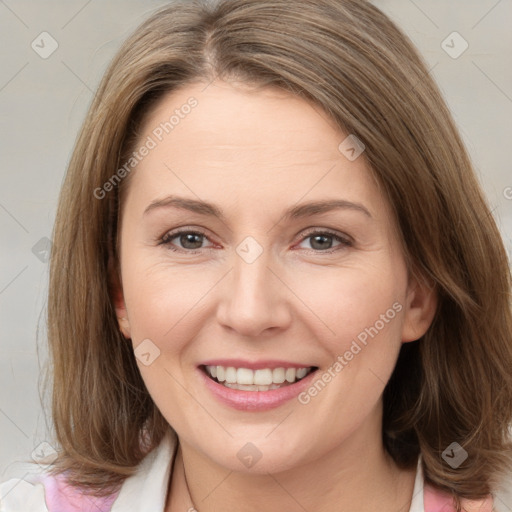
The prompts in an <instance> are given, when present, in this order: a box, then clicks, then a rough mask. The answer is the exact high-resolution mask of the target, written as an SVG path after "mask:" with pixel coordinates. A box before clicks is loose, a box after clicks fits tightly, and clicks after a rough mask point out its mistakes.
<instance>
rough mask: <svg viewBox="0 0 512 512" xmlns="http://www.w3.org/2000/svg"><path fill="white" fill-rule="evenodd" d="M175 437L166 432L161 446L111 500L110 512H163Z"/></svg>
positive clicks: (147, 457) (150, 454)
mask: <svg viewBox="0 0 512 512" xmlns="http://www.w3.org/2000/svg"><path fill="white" fill-rule="evenodd" d="M177 446H178V444H177V437H176V434H174V432H171V431H169V432H168V433H167V435H166V436H165V437H164V438H163V439H162V442H161V443H160V445H159V446H158V447H157V448H155V449H154V450H153V451H152V452H151V453H149V454H148V455H147V456H146V457H145V458H144V460H143V461H142V462H141V463H140V465H139V466H138V468H137V472H136V473H135V474H134V475H132V476H130V477H128V478H127V479H126V480H125V481H124V482H123V485H122V487H121V490H120V492H119V495H118V497H117V498H116V500H115V501H114V504H113V506H112V510H111V512H126V511H128V510H137V511H138V512H164V511H165V500H166V498H167V489H168V486H169V477H170V471H171V466H172V463H173V461H174V456H175V455H176V448H177Z"/></svg>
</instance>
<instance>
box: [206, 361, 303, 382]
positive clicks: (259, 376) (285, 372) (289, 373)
mask: <svg viewBox="0 0 512 512" xmlns="http://www.w3.org/2000/svg"><path fill="white" fill-rule="evenodd" d="M206 371H207V373H208V374H209V375H211V376H212V377H216V378H217V380H218V381H219V382H224V381H226V382H228V383H230V384H247V385H251V384H255V385H257V386H270V385H271V384H282V383H283V382H284V381H285V380H286V381H288V382H295V381H296V380H297V379H302V378H303V377H305V376H306V375H307V374H308V373H309V372H310V371H311V368H274V369H273V370H271V369H270V368H262V369H261V370H251V369H249V368H234V367H233V366H228V367H224V366H206Z"/></svg>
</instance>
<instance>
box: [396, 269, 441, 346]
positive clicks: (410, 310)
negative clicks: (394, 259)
mask: <svg viewBox="0 0 512 512" xmlns="http://www.w3.org/2000/svg"><path fill="white" fill-rule="evenodd" d="M437 302H438V300H437V292H436V289H435V286H434V285H433V284H432V283H429V282H428V281H427V280H426V279H422V278H416V277H412V276H409V284H408V286H407V296H406V301H405V313H404V323H403V325H402V342H403V343H406V342H409V341H416V340H418V339H420V338H421V337H422V336H423V335H424V334H425V333H426V332H427V330H428V328H429V327H430V325H431V324H432V321H433V319H434V316H435V313H436V309H437Z"/></svg>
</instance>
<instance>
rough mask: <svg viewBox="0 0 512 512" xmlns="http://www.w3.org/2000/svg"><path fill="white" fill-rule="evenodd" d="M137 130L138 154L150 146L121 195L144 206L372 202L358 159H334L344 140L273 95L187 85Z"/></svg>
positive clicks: (319, 115) (317, 111)
mask: <svg viewBox="0 0 512 512" xmlns="http://www.w3.org/2000/svg"><path fill="white" fill-rule="evenodd" d="M191 105H193V106H192V107H191ZM141 128H142V129H141V131H140V138H139V143H138V146H141V145H142V144H144V143H145V142H146V141H150V140H151V141H152V142H151V144H150V145H151V147H152V148H151V150H150V151H149V152H147V155H146V156H145V157H144V158H142V159H141V160H140V162H139V163H138V164H137V167H136V172H135V173H134V176H133V183H132V186H131V187H130V189H131V190H130V193H129V194H136V195H137V196H140V197H144V200H145V201H146V202H147V201H149V200H151V199H154V198H155V197H158V196H161V195H162V194H164V193H175V192H185V193H187V194H188V195H189V196H190V195H195V196H197V197H201V198H211V199H212V200H213V201H217V200H218V201H221V202H225V201H226V199H227V200H228V201H229V200H231V201H236V200H237V198H241V200H244V201H246V202H247V204H249V203H250V202H252V203H253V204H254V205H255V206H257V205H258V203H259V206H260V207H261V201H270V202H272V203H279V202H281V203H282V202H283V201H284V200H285V201H286V202H287V203H294V202H297V201H299V200H300V199H301V197H305V196H307V199H309V200H313V199H316V198H319V197H323V196H325V194H326V193H329V194H330V196H331V197H332V196H333V195H336V193H340V194H343V195H344V196H353V197H352V198H353V199H355V200H366V201H367V202H370V203H375V202H376V201H377V200H378V197H377V196H378V194H377V190H376V186H375V182H374V181H373V177H372V176H371V174H370V173H369V172H368V169H367V168H366V164H365V161H364V158H358V159H356V160H355V161H350V160H348V159H347V158H346V157H345V156H344V155H343V154H342V153H341V152H340V149H339V145H340V143H342V141H343V140H344V139H345V138H346V137H347V134H344V133H343V132H342V131H341V130H340V129H338V128H337V127H336V126H335V124H334V122H333V121H332V120H331V119H330V118H329V117H328V116H327V115H326V113H325V112H324V111H323V110H322V109H321V108H320V107H318V106H317V105H314V104H312V103H311V102H308V101H306V100H304V99H302V98H300V97H297V96H294V95H292V94H290V93H288V92H286V91H283V90H281V89H277V88H265V89H255V88H254V87H249V86H247V85H243V84H233V83H226V82H218V81H217V82H213V83H212V84H209V85H208V84H205V83H196V84H189V85H187V86H185V87H183V88H181V89H180V90H177V91H173V92H171V93H168V94H167V95H166V96H164V97H163V98H162V99H161V100H160V101H159V102H158V104H157V105H156V106H155V107H154V108H153V109H152V110H151V112H148V114H147V115H146V118H145V120H144V123H143V125H142V127H141ZM370 207H372V205H370Z"/></svg>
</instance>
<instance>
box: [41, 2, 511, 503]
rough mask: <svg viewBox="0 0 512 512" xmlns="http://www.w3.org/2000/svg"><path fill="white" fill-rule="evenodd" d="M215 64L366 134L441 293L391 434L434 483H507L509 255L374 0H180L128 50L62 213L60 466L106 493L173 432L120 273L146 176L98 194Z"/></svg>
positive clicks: (399, 373) (80, 145) (399, 392)
mask: <svg viewBox="0 0 512 512" xmlns="http://www.w3.org/2000/svg"><path fill="white" fill-rule="evenodd" d="M216 78H219V79H223V80H233V79H236V80H239V81H242V82H244V83H247V84H249V85H254V86H261V87H266V86H272V87H279V88H281V89H284V90H286V91H289V92H291V93H293V94H297V95H299V96H301V97H302V98H304V99H307V100H310V101H312V102H314V104H315V105H317V106H318V107H320V108H322V109H323V110H324V111H325V112H326V113H327V114H328V115H329V116H330V117H331V118H332V120H333V121H334V122H335V123H336V126H338V127H339V128H340V130H342V131H343V132H344V133H346V134H356V136H357V137H358V138H359V139H360V140H361V141H362V142H363V143H364V145H365V147H366V150H365V152H364V158H365V159H366V161H367V164H368V166H369V168H370V170H371V171H372V173H373V174H374V176H375V177H376V179H377V181H378V183H379V184H380V186H381V188H382V191H383V193H384V194H385V195H386V197H387V199H388V201H389V203H390V205H391V207H392V209H393V214H394V216H395V218H396V224H397V228H398V231H399V234H400V237H401V240H402V243H403V248H404V249H403V250H404V253H405V257H406V261H407V263H408V268H409V270H410V272H411V275H415V276H419V277H421V278H422V279H425V280H427V281H428V282H429V283H431V286H433V287H435V289H436V293H437V296H438V308H437V311H436V315H435V318H434V321H433V323H432V325H431V326H430V328H429V330H428V331H427V333H426V334H425V335H424V336H423V337H422V338H421V339H420V340H418V341H416V342H413V343H406V344H404V345H403V346H402V349H401V352H400V355H399V358H398V361H397V365H396V368H395V370H394V373H393V375H392V377H391V379H390V381H389V383H388V385H387V386H386V389H385V391H384V397H383V400H384V418H383V440H384V444H385V447H386V449H387V450H388V452H389V453H390V454H391V456H392V457H393V459H394V460H395V461H396V463H397V464H398V465H399V466H400V467H402V468H412V467H414V465H415V464H416V460H417V457H418V455H419V454H420V453H421V454H422V457H423V470H424V474H425V479H426V481H427V482H428V483H430V484H431V485H433V486H435V487H437V488H439V489H443V490H445V491H448V492H451V493H452V494H453V496H454V497H455V499H456V500H458V498H459V497H464V498H470V499H471V498H472V499H476V498H482V497H484V496H485V495H487V494H488V493H489V492H492V491H493V490H495V489H496V487H497V485H498V483H499V482H500V480H501V477H502V476H503V475H504V474H505V471H506V470H507V469H509V468H510V467H511V460H512V456H511V451H512V448H511V441H510V437H509V432H508V427H509V425H510V423H511V421H512V374H511V371H510V369H511V368H512V343H511V333H512V320H511V304H510V290H511V278H510V269H509V267H508V262H507V256H506V253H505V250H504V247H503V243H502V241H501V238H500V234H499V232H498V230H497V227H496V225H495V222H494V220H493V217H492V215H491V212H490V210H489V208H488V206H487V204H486V201H485V199H484V197H483V193H482V191H481V188H480V186H479V184H478V182H477V179H476V177H475V174H474V171H473V169H472V165H471V163H470V160H469V158H468V155H467V152H466V150H465V148H464V146H463V143H462V141H461V138H460V136H459V134H458V132H457V129H456V127H455V125H454V122H453V120H452V117H451V115H450V113H449V111H448V109H447V107H446V105H445V103H444V101H443V99H442V97H441V95H440V93H439V90H438V88H437V87H436V85H435V83H434V81H433V80H432V79H431V77H430V76H429V73H428V71H427V69H426V66H425V64H424V62H423V60H422V59H421V57H420V56H419V55H418V52H417V51H416V50H415V49H414V47H413V45H412V43H411V42H410V41H409V40H408V38H407V37H406V36H405V35H404V34H403V33H402V32H401V31H400V30H399V29H398V28H397V27H396V26H395V25H394V24H393V23H392V22H391V21H390V20H389V19H388V17H386V16H385V15H384V14H383V13H382V12H381V11H380V10H378V9H377V8H376V7H374V6H373V5H371V4H370V3H368V2H366V1H361V0H358V1H352V0H301V1H297V0H220V1H213V2H207V1H206V0H204V1H200V0H186V1H179V2H172V3H170V4H169V5H168V6H167V7H165V8H164V9H161V10H160V11H158V12H157V13H155V14H154V15H153V16H151V17H150V18H149V19H148V20H147V21H146V22H144V23H143V24H142V25H141V26H140V27H139V28H138V29H137V30H136V31H135V32H134V34H133V35H132V36H131V37H130V38H129V39H128V40H127V41H126V42H125V44H124V45H123V46H122V48H121V49H120V50H119V52H118V53H117V55H116V56H115V58H114V59H113V61H112V63H111V65H110V67H109V69H108V70H107V72H106V74H105V76H104V78H103V80H102V82H101V84H100V86H99V90H98V92H97V94H96V96H95V98H94V100H93V102H92V105H91V107H90V110H89V112H88V114H87V117H86V119H85V122H84V125H83V127H82V130H81V133H80V135H79V137H78V140H77V143H76V146H75V149H74V152H73V155H72V158H71V161H70V163H69V168H68V171H67V175H66V178H65V181H64V184H63V187H62V191H61V195H60V199H59V205H58V211H57V216H56V222H55V228H54V235H53V242H54V251H53V254H52V256H51V266H50V288H49V303H48V337H49V345H50V349H51V357H52V359H51V360H52V362H53V365H52V366H53V367H52V368H51V372H52V375H53V395H52V405H53V421H54V425H55V434H56V439H57V441H58V443H59V446H60V447H61V453H60V456H59V458H58V459H57V461H56V462H55V463H54V465H53V466H52V468H51V471H52V472H54V473H57V472H61V471H66V472H67V474H68V475H69V476H68V478H69V481H70V483H72V484H74V485H78V486H82V487H83V488H84V489H88V490H90V491H92V492H94V493H96V494H97V495H103V494H105V493H106V492H108V491H109V487H111V488H114V487H116V486H118V485H119V484H121V483H122V481H123V480H124V479H125V478H126V477H127V476H128V475H131V474H132V473H133V472H134V471H135V468H136V466H137V464H138V463H139V462H140V461H141V459H142V458H143V457H144V455H145V454H146V453H147V452H148V451H150V450H152V449H153V448H154V447H156V446H157V445H158V443H159V442H160V441H161V439H162V437H163V436H164V434H165V432H166V431H167V430H168V429H169V425H168V424H167V422H166V420H165V419H164V418H163V416H162V414H161V413H160V411H159V410H158V409H157V407H156V405H155V404H154V402H153V400H152V399H151V396H150V395H149V393H148V391H147V389H146V387H145V385H144V382H143V380H142V378H141V375H140V373H139V370H138V367H137V364H136V361H135V357H134V354H133V349H132V347H131V344H130V343H128V342H127V340H126V339H125V338H124V337H123V336H122V334H121V332H120V330H119V327H118V323H117V319H116V315H115V310H114V307H113V301H112V289H111V288H109V287H108V286H107V283H108V282H110V283H111V284H112V282H111V281H112V280H111V281H109V276H112V275H116V272H117V273H118V272H119V267H118V263H119V258H118V250H117V229H118V217H119V211H120V204H121V202H120V196H119V193H120V189H121V188H123V189H125V188H126V187H127V186H128V184H129V181H130V180H129V178H125V179H124V180H123V181H121V182H120V183H119V186H114V187H112V188H113V189H112V190H109V192H108V193H105V194H104V197H103V198H101V199H99V198H97V197H96V195H95V194H94V191H95V190H98V189H100V188H101V187H103V186H104V184H105V183H106V182H107V181H108V180H109V179H110V178H111V177H112V176H113V175H114V174H115V173H116V171H117V170H118V169H119V168H121V167H122V166H123V165H124V164H125V163H126V159H127V158H128V156H129V155H130V152H131V151H133V150H134V147H135V144H136V142H137V140H138V137H139V131H140V127H141V123H142V121H143V120H144V116H145V115H147V112H148V111H149V109H151V108H152V107H154V106H155V105H156V103H157V102H158V100H159V99H161V98H162V97H163V95H164V94H167V93H169V92H171V91H174V90H177V89H178V88H182V87H186V85H187V84H190V83H192V82H197V81H199V80H200V81H204V82H205V84H206V83H208V82H211V81H212V80H214V79H216ZM198 108H200V106H199V107H198ZM133 172H135V171H133ZM142 440H144V442H141V441H142ZM453 442H457V443H459V445H461V446H462V447H463V448H464V449H465V450H466V452H467V453H468V458H467V459H466V460H465V461H464V462H463V463H462V464H461V465H460V467H458V468H456V469H453V468H452V467H450V465H448V464H447V463H446V462H445V461H444V459H443V457H442V453H443V451H444V450H445V449H446V448H447V447H448V446H449V445H450V444H451V443H453ZM457 503H458V501H457Z"/></svg>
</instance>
